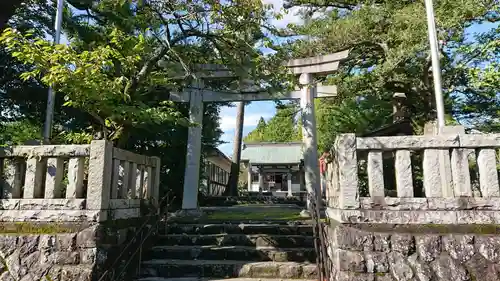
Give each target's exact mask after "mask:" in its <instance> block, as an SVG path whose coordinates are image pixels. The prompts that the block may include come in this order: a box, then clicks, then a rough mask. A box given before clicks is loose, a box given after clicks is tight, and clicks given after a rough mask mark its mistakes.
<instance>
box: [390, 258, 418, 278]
mask: <svg viewBox="0 0 500 281" xmlns="http://www.w3.org/2000/svg"><path fill="white" fill-rule="evenodd" d="M405 257H406V256H405V255H403V254H401V253H399V252H391V253H389V255H388V256H387V258H388V260H389V264H390V272H391V274H392V276H393V277H394V278H395V279H396V280H398V281H413V277H414V276H415V275H414V273H413V270H412V268H411V266H410V265H409V263H408V261H407V260H406V258H405Z"/></svg>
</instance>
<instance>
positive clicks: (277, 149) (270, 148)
mask: <svg viewBox="0 0 500 281" xmlns="http://www.w3.org/2000/svg"><path fill="white" fill-rule="evenodd" d="M302 158H303V157H302V143H300V142H281V143H279V142H260V143H245V144H244V145H243V150H242V151H241V161H245V162H248V161H249V162H250V163H252V164H298V163H300V162H301V160H302Z"/></svg>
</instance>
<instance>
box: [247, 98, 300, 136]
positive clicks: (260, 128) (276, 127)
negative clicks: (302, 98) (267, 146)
mask: <svg viewBox="0 0 500 281" xmlns="http://www.w3.org/2000/svg"><path fill="white" fill-rule="evenodd" d="M297 113H298V109H297V105H296V104H295V103H289V104H286V105H281V106H278V107H277V111H276V115H275V116H274V117H273V118H271V119H270V120H269V121H268V122H267V123H266V122H265V120H264V118H262V117H261V118H260V120H259V123H258V124H257V127H256V128H255V129H254V130H253V131H251V132H250V133H249V134H248V135H247V136H246V137H245V138H244V141H245V142H292V141H297V140H300V138H299V133H298V132H299V129H300V128H299V127H298V124H297V121H296V120H297Z"/></svg>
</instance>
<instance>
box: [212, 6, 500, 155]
mask: <svg viewBox="0 0 500 281" xmlns="http://www.w3.org/2000/svg"><path fill="white" fill-rule="evenodd" d="M263 2H265V3H271V4H273V5H274V7H275V9H278V10H279V9H280V7H282V6H283V1H282V0H264V1H263ZM295 13H296V10H295V11H294V10H292V11H291V12H289V13H288V14H287V15H285V17H284V18H283V19H282V20H280V21H276V22H274V24H275V25H277V26H285V25H286V24H288V23H299V22H300V19H299V18H298V17H297V16H295ZM496 26H498V23H497V24H493V23H486V24H481V25H474V26H472V27H470V28H469V30H468V31H467V33H468V34H469V36H471V35H473V34H474V33H477V32H484V31H486V30H489V29H491V28H494V27H496ZM275 113H276V108H275V103H274V101H259V102H252V103H251V104H250V105H247V106H246V107H245V122H244V127H243V136H246V135H247V134H248V133H249V132H251V131H252V130H253V129H255V127H256V126H257V122H258V121H259V119H260V117H263V118H264V119H265V120H266V121H267V120H269V119H270V118H271V117H273V115H274V114H275ZM220 118H221V119H220V123H221V130H222V131H223V132H224V134H223V135H222V138H221V140H222V141H225V142H227V143H225V144H222V145H220V146H219V149H220V150H221V151H222V152H223V153H224V154H226V155H227V156H231V155H232V150H233V139H234V133H235V127H236V107H224V108H222V109H221V114H220Z"/></svg>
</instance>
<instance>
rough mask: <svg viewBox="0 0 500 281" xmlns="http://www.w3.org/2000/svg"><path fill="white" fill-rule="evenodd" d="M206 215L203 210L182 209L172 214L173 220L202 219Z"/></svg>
mask: <svg viewBox="0 0 500 281" xmlns="http://www.w3.org/2000/svg"><path fill="white" fill-rule="evenodd" d="M205 215H206V214H205V213H204V212H203V211H202V210H201V209H182V210H179V211H177V212H175V213H173V214H172V217H173V218H185V217H191V218H202V217H204V216H205Z"/></svg>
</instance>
